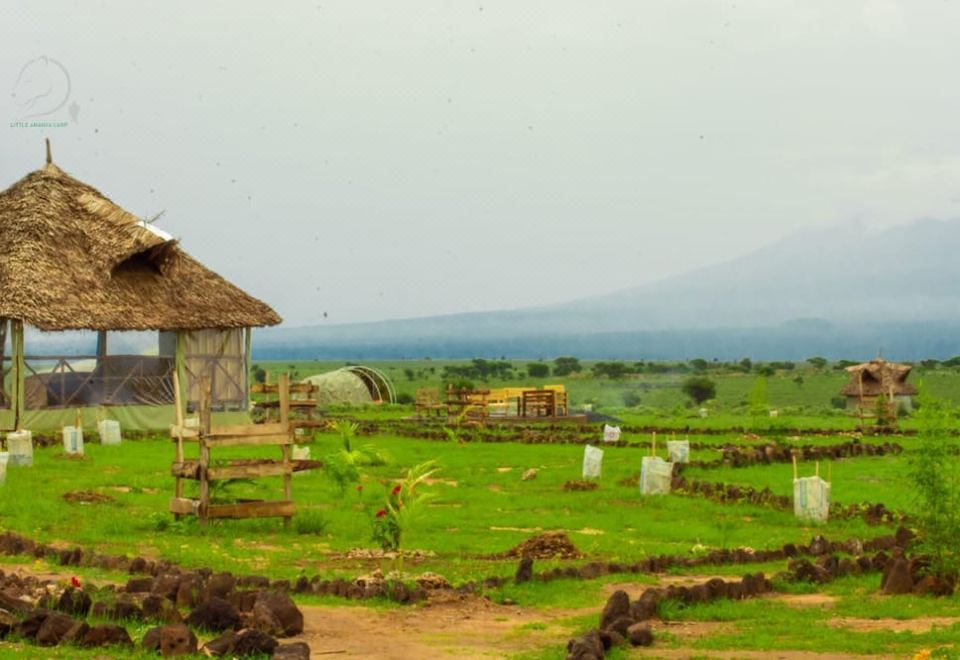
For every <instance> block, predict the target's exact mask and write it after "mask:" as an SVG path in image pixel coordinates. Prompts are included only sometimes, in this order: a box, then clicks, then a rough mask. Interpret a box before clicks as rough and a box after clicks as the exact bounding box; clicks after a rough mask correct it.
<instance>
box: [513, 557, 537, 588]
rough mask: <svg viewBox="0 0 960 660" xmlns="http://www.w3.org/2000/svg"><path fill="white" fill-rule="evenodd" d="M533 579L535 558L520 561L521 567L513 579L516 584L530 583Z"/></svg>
mask: <svg viewBox="0 0 960 660" xmlns="http://www.w3.org/2000/svg"><path fill="white" fill-rule="evenodd" d="M532 579H533V558H532V557H524V558H523V559H521V560H520V565H519V566H517V574H516V576H515V577H514V578H513V580H514V582H516V583H517V584H521V583H523V582H529V581H530V580H532Z"/></svg>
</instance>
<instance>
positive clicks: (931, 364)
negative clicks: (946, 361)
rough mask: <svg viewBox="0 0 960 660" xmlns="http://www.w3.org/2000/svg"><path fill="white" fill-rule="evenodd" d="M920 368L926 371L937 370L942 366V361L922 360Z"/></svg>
mask: <svg viewBox="0 0 960 660" xmlns="http://www.w3.org/2000/svg"><path fill="white" fill-rule="evenodd" d="M920 366H921V367H923V368H924V369H936V368H937V367H939V366H940V360H921V361H920Z"/></svg>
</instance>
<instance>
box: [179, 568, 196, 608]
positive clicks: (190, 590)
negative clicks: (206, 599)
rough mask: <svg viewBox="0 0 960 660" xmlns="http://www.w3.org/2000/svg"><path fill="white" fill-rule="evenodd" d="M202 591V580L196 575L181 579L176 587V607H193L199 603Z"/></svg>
mask: <svg viewBox="0 0 960 660" xmlns="http://www.w3.org/2000/svg"><path fill="white" fill-rule="evenodd" d="M202 589H203V579H202V578H201V577H200V576H199V575H197V574H195V573H194V574H191V575H187V576H185V577H183V578H181V580H180V583H179V584H178V585H177V597H176V602H177V607H194V606H195V605H196V604H197V603H199V602H200V592H201V590H202Z"/></svg>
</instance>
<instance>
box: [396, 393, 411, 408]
mask: <svg viewBox="0 0 960 660" xmlns="http://www.w3.org/2000/svg"><path fill="white" fill-rule="evenodd" d="M413 401H414V398H413V395H412V394H410V392H400V394H398V395H397V403H399V404H400V405H401V406H409V405H410V404H412V403H413Z"/></svg>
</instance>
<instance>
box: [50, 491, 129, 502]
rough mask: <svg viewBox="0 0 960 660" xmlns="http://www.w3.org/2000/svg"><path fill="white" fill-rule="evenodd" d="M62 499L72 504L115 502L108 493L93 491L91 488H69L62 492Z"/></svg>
mask: <svg viewBox="0 0 960 660" xmlns="http://www.w3.org/2000/svg"><path fill="white" fill-rule="evenodd" d="M63 499H64V500H66V501H67V502H72V503H74V504H104V503H106V502H116V500H115V499H113V498H112V497H110V496H109V495H104V494H103V493H95V492H94V491H92V490H71V491H70V492H68V493H64V494H63Z"/></svg>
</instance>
